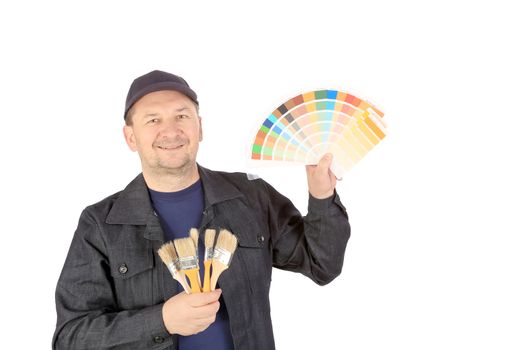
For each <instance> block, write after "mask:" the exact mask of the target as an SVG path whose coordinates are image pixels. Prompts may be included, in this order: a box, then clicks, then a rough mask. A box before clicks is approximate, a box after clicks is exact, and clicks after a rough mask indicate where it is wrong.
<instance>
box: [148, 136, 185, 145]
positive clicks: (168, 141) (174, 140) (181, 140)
mask: <svg viewBox="0 0 525 350" xmlns="http://www.w3.org/2000/svg"><path fill="white" fill-rule="evenodd" d="M186 143H188V139H187V138H186V137H182V136H175V137H170V138H162V139H159V140H155V142H153V146H154V147H163V148H167V147H178V146H181V145H184V144H186Z"/></svg>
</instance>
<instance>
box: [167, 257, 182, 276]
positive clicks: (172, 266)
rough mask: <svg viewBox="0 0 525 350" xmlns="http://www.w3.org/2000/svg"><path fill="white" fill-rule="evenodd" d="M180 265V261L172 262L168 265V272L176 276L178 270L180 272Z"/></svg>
mask: <svg viewBox="0 0 525 350" xmlns="http://www.w3.org/2000/svg"><path fill="white" fill-rule="evenodd" d="M178 264H179V259H177V260H172V261H171V262H170V263H169V264H168V270H169V271H170V273H171V275H172V276H175V274H176V273H177V271H178V270H180V269H179V268H178Z"/></svg>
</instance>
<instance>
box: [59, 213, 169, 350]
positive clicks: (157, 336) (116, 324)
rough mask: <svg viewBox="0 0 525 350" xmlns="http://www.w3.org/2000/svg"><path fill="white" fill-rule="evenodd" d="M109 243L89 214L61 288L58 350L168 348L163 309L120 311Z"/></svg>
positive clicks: (70, 255)
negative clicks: (115, 290) (105, 240)
mask: <svg viewBox="0 0 525 350" xmlns="http://www.w3.org/2000/svg"><path fill="white" fill-rule="evenodd" d="M108 265H109V262H108V258H107V255H106V248H105V244H104V241H103V240H102V238H101V235H100V230H99V229H98V226H97V224H96V221H95V220H94V218H93V217H92V216H91V215H90V214H89V213H88V211H87V210H85V211H84V212H83V213H82V215H81V217H80V221H79V224H78V228H77V230H76V232H75V235H74V237H73V241H72V243H71V247H70V249H69V252H68V256H67V258H66V262H65V264H64V267H63V270H62V273H61V275H60V278H59V280H58V285H57V288H56V295H55V297H56V309H57V325H56V330H55V333H54V336H53V344H52V346H53V349H68V350H73V349H109V348H111V349H146V348H147V349H163V348H166V346H169V344H170V343H171V338H170V335H169V333H168V332H167V331H166V329H165V327H164V323H163V321H162V304H159V305H155V306H151V307H146V308H142V309H137V310H125V311H122V310H118V307H117V302H116V298H115V295H114V292H113V290H114V288H113V283H112V280H111V276H110V271H109V266H108Z"/></svg>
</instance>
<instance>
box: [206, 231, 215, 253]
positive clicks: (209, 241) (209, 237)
mask: <svg viewBox="0 0 525 350" xmlns="http://www.w3.org/2000/svg"><path fill="white" fill-rule="evenodd" d="M213 243H215V230H214V229H212V228H209V229H207V230H206V233H205V234H204V246H205V247H206V249H208V248H213Z"/></svg>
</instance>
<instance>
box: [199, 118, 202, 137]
mask: <svg viewBox="0 0 525 350" xmlns="http://www.w3.org/2000/svg"><path fill="white" fill-rule="evenodd" d="M199 141H202V119H201V117H200V116H199Z"/></svg>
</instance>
